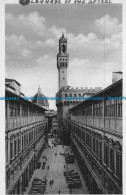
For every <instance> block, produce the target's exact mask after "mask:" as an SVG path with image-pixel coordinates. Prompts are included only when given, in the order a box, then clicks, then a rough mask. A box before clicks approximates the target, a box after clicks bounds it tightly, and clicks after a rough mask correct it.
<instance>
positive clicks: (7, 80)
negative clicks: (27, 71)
mask: <svg viewBox="0 0 126 195" xmlns="http://www.w3.org/2000/svg"><path fill="white" fill-rule="evenodd" d="M12 81H15V82H16V83H17V84H18V85H20V86H21V84H20V83H18V82H17V81H16V80H15V79H7V78H5V82H12Z"/></svg>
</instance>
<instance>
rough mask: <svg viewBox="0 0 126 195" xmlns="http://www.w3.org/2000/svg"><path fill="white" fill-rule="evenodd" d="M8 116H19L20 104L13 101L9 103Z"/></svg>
mask: <svg viewBox="0 0 126 195" xmlns="http://www.w3.org/2000/svg"><path fill="white" fill-rule="evenodd" d="M9 116H10V117H18V116H20V105H19V104H18V103H15V102H11V101H10V103H9Z"/></svg>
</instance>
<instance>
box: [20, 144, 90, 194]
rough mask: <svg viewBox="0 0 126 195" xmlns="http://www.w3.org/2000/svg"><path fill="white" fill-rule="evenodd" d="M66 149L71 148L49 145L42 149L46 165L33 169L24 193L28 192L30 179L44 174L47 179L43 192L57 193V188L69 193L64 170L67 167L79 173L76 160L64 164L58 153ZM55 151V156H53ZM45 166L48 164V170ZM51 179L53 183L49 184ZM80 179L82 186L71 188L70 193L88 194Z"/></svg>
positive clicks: (41, 176)
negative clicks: (43, 167) (49, 146)
mask: <svg viewBox="0 0 126 195" xmlns="http://www.w3.org/2000/svg"><path fill="white" fill-rule="evenodd" d="M66 150H67V152H69V153H70V151H71V148H70V147H69V146H64V148H63V146H61V145H58V146H56V147H53V148H52V147H51V148H48V149H45V150H44V152H43V154H42V155H43V156H44V155H45V156H46V157H47V161H46V167H45V169H42V168H40V169H36V170H35V171H34V174H33V176H32V178H31V180H30V182H29V186H28V187H27V188H26V192H25V193H24V194H28V193H29V191H30V189H31V186H32V181H33V179H34V178H35V177H39V178H41V179H43V178H44V176H45V177H46V179H47V185H46V190H45V194H58V193H59V190H60V194H70V192H69V188H68V183H67V182H66V178H65V176H64V171H66V168H67V169H68V170H72V169H73V170H74V171H77V172H78V173H79V175H80V176H81V173H80V170H79V168H78V165H77V163H76V162H75V163H74V164H69V165H68V166H66V162H65V158H64V156H61V155H60V153H64V151H66ZM55 153H57V156H55ZM40 161H41V162H43V161H45V159H42V157H41V159H40ZM64 165H65V168H64ZM47 166H49V170H47ZM52 179H53V180H54V184H53V185H50V183H49V181H50V180H52ZM81 181H82V188H77V189H72V194H89V192H88V190H87V187H86V185H85V183H84V181H83V179H82V177H81Z"/></svg>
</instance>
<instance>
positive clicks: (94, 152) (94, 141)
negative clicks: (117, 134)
mask: <svg viewBox="0 0 126 195" xmlns="http://www.w3.org/2000/svg"><path fill="white" fill-rule="evenodd" d="M93 152H94V153H95V138H93Z"/></svg>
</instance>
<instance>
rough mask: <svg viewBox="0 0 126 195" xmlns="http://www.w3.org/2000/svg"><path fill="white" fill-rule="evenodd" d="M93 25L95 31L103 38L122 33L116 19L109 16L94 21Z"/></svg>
mask: <svg viewBox="0 0 126 195" xmlns="http://www.w3.org/2000/svg"><path fill="white" fill-rule="evenodd" d="M94 24H95V26H96V28H97V31H99V32H100V33H101V34H102V35H105V36H112V35H113V34H118V33H120V32H121V31H122V24H121V23H119V20H118V19H117V18H112V17H111V16H110V15H105V16H104V17H102V18H100V19H97V20H95V22H94Z"/></svg>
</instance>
